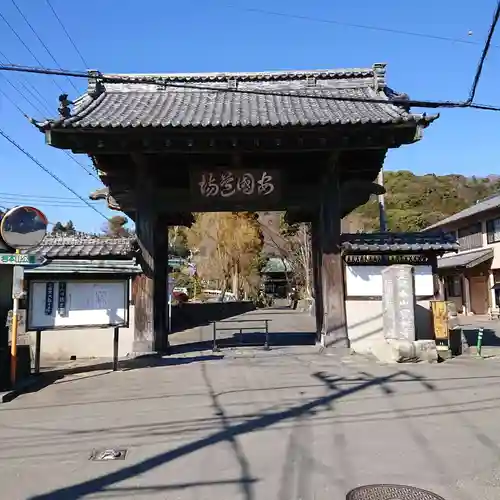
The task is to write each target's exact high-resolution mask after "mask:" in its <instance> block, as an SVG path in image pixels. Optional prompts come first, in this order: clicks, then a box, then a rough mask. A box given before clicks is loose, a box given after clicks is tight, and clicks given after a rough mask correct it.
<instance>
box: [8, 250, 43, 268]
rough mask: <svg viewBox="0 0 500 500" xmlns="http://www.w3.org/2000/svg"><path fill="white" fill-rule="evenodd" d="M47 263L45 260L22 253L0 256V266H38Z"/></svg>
mask: <svg viewBox="0 0 500 500" xmlns="http://www.w3.org/2000/svg"><path fill="white" fill-rule="evenodd" d="M44 262H45V259H44V258H41V257H38V256H37V255H28V254H20V253H3V254H0V264H4V265H11V266H36V265H41V264H43V263H44Z"/></svg>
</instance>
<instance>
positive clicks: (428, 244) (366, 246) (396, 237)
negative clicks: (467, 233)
mask: <svg viewBox="0 0 500 500" xmlns="http://www.w3.org/2000/svg"><path fill="white" fill-rule="evenodd" d="M341 238H342V249H343V250H344V251H345V252H346V253H349V252H366V253H370V252H388V253H389V252H428V251H431V252H451V251H457V250H458V249H459V245H458V243H457V241H456V239H455V238H454V237H453V236H452V235H449V234H445V233H434V234H433V233H351V234H348V233H344V234H342V237H341Z"/></svg>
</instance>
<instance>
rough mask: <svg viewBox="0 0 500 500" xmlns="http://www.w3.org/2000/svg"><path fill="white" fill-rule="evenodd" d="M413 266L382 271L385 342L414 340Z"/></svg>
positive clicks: (396, 266)
mask: <svg viewBox="0 0 500 500" xmlns="http://www.w3.org/2000/svg"><path fill="white" fill-rule="evenodd" d="M413 272H414V269H413V266H409V265H403V264H402V265H394V266H389V267H387V268H386V269H384V270H383V271H382V284H383V288H382V311H383V313H382V314H383V324H384V337H385V338H386V340H409V341H411V342H413V341H414V340H415V279H414V274H413Z"/></svg>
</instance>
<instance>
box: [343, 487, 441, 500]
mask: <svg viewBox="0 0 500 500" xmlns="http://www.w3.org/2000/svg"><path fill="white" fill-rule="evenodd" d="M346 500H445V499H444V498H443V497H441V496H439V495H436V493H432V491H427V490H421V489H420V488H414V487H413V486H404V485H401V484H371V485H368V486H360V487H359V488H354V489H353V490H351V491H350V492H349V493H348V494H347V496H346Z"/></svg>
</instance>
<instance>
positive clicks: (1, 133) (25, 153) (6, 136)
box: [0, 128, 108, 220]
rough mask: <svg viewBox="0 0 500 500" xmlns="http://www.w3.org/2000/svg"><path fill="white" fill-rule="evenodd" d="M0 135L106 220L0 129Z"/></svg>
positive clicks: (97, 211)
mask: <svg viewBox="0 0 500 500" xmlns="http://www.w3.org/2000/svg"><path fill="white" fill-rule="evenodd" d="M0 135H1V136H2V137H3V138H4V139H6V140H7V141H8V142H10V143H11V144H12V145H13V146H14V147H16V148H17V149H18V150H19V151H21V153H23V154H24V155H25V156H27V157H28V158H29V159H30V160H31V161H32V162H33V163H35V164H36V165H38V167H40V168H41V169H42V170H43V171H44V172H45V173H47V174H49V175H50V176H51V177H52V178H53V179H54V180H55V181H57V182H58V183H59V184H61V186H63V187H64V188H66V189H67V190H68V191H69V192H70V193H72V194H73V195H74V196H76V197H77V198H78V199H79V200H81V201H83V203H85V205H87V206H88V207H89V208H91V209H92V210H93V211H94V212H96V213H98V214H99V215H100V216H101V217H103V218H104V219H106V220H108V218H107V217H106V216H105V215H104V214H103V213H102V212H100V211H99V210H97V208H95V207H94V206H93V205H91V204H90V203H89V202H88V201H87V200H86V199H85V198H84V197H83V196H80V195H79V194H78V193H77V192H76V191H75V190H74V189H73V188H71V187H70V186H68V185H67V184H66V183H65V182H64V181H63V180H61V179H60V178H59V177H58V176H57V175H56V174H54V173H53V172H51V171H50V170H49V169H48V168H47V167H45V166H44V165H42V163H40V162H39V161H38V160H37V159H36V158H35V157H33V156H32V155H31V154H30V153H28V152H27V151H26V150H25V149H23V148H22V147H21V146H20V145H19V144H18V143H17V142H15V141H14V139H11V138H10V137H9V136H8V135H7V134H6V133H5V132H4V131H3V130H2V129H1V128H0Z"/></svg>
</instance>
